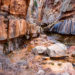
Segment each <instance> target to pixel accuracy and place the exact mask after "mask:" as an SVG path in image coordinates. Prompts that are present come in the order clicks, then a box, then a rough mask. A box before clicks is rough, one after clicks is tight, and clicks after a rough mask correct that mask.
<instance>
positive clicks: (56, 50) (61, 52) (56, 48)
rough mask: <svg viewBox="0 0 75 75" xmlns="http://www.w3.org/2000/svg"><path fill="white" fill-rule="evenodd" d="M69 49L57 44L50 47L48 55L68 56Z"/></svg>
mask: <svg viewBox="0 0 75 75" xmlns="http://www.w3.org/2000/svg"><path fill="white" fill-rule="evenodd" d="M66 51H67V47H66V46H65V45H64V44H62V43H56V44H53V45H52V46H49V47H48V50H47V54H48V55H49V56H50V57H61V56H66Z"/></svg>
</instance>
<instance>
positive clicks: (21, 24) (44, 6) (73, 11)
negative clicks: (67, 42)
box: [0, 0, 75, 52]
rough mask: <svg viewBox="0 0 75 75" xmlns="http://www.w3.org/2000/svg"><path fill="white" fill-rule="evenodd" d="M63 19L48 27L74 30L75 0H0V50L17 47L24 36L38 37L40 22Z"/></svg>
mask: <svg viewBox="0 0 75 75" xmlns="http://www.w3.org/2000/svg"><path fill="white" fill-rule="evenodd" d="M62 20H63V23H62V25H61V24H60V25H59V24H58V25H57V24H55V25H54V27H52V28H49V29H47V30H49V31H50V32H51V31H53V32H57V33H63V31H64V34H71V33H72V34H75V26H74V25H75V0H0V51H2V50H3V51H4V52H5V51H7V52H8V51H12V50H15V49H17V48H19V46H20V45H21V44H20V43H21V41H22V39H24V38H25V37H27V38H29V37H36V36H37V35H38V34H39V33H40V27H39V26H41V25H49V24H54V23H55V22H57V23H58V21H60V22H61V21H62ZM65 20H66V23H65V22H64V21H65ZM71 22H72V24H71ZM64 23H65V24H64ZM61 28H62V29H61Z"/></svg>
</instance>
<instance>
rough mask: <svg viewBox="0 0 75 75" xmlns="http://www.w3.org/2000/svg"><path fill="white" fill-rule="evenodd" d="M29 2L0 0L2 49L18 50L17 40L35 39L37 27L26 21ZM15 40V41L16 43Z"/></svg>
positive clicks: (0, 40)
mask: <svg viewBox="0 0 75 75" xmlns="http://www.w3.org/2000/svg"><path fill="white" fill-rule="evenodd" d="M29 1H30V0H0V44H1V47H2V49H4V50H7V51H11V50H15V49H16V48H19V46H20V45H19V44H20V43H21V41H20V42H19V40H21V39H23V38H25V37H23V38H19V37H22V36H27V35H28V36H29V37H35V36H37V34H38V33H39V31H38V30H39V27H38V26H36V25H34V24H30V23H28V22H27V21H26V19H25V18H26V14H27V10H28V6H29ZM16 40H17V41H16Z"/></svg>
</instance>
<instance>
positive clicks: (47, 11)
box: [27, 0, 75, 35]
mask: <svg viewBox="0 0 75 75" xmlns="http://www.w3.org/2000/svg"><path fill="white" fill-rule="evenodd" d="M35 1H36V2H34V0H31V1H30V5H29V8H28V17H27V18H28V20H29V21H30V22H31V23H34V22H35V23H37V24H39V25H44V24H45V25H48V24H54V23H55V22H57V23H58V21H62V20H64V21H65V20H66V22H67V23H66V24H65V25H63V22H62V25H59V27H58V26H57V27H56V25H55V27H56V28H55V32H57V33H63V30H64V34H73V35H75V32H74V30H75V28H73V27H74V25H75V24H74V20H73V19H75V0H39V1H38V0H35ZM68 19H70V20H71V21H72V22H73V23H72V24H71V23H70V21H69V20H68ZM67 24H68V28H70V25H71V31H72V32H71V31H70V30H69V29H68V28H67ZM59 28H63V29H62V30H59ZM64 28H65V29H67V30H65V29H64ZM49 29H50V28H49ZM56 30H57V31H56ZM50 31H52V32H54V29H51V30H50ZM67 31H69V32H67Z"/></svg>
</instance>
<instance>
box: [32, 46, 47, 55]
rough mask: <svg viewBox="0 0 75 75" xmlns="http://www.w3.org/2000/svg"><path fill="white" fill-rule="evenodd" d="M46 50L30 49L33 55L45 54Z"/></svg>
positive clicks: (42, 47) (40, 48)
mask: <svg viewBox="0 0 75 75" xmlns="http://www.w3.org/2000/svg"><path fill="white" fill-rule="evenodd" d="M46 51H47V48H46V47H44V46H36V47H35V48H33V49H32V53H34V54H44V53H46Z"/></svg>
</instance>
